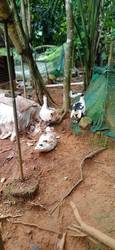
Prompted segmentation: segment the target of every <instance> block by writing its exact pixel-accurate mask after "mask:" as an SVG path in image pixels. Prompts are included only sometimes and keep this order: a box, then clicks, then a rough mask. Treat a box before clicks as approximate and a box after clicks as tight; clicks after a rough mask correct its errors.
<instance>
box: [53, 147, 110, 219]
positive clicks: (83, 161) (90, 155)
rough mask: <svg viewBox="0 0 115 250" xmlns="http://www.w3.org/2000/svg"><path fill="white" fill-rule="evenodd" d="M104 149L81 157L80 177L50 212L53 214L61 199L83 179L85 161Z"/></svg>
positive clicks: (61, 200)
mask: <svg viewBox="0 0 115 250" xmlns="http://www.w3.org/2000/svg"><path fill="white" fill-rule="evenodd" d="M105 149H107V148H105V147H103V148H100V149H97V150H95V151H93V152H91V153H89V154H88V155H86V156H85V157H84V158H83V160H82V161H81V163H80V178H79V180H78V181H77V182H76V183H75V184H74V185H73V186H72V188H70V190H69V191H68V192H67V193H65V195H64V196H63V197H62V198H61V199H60V201H58V203H57V204H56V206H55V207H54V208H53V209H52V210H51V211H50V213H51V214H53V212H54V211H55V210H56V208H57V207H58V206H60V205H61V203H62V202H63V200H64V199H66V198H67V197H68V196H69V195H70V194H71V193H72V192H73V190H74V189H75V188H76V187H77V186H78V185H79V184H80V183H81V182H82V181H83V166H84V163H85V161H86V160H87V159H92V158H93V157H94V156H95V155H97V154H99V153H100V152H102V151H104V150H105Z"/></svg>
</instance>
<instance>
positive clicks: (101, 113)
mask: <svg viewBox="0 0 115 250" xmlns="http://www.w3.org/2000/svg"><path fill="white" fill-rule="evenodd" d="M75 101H76V100H75ZM85 102H86V116H88V117H90V118H91V119H92V126H91V131H93V132H95V131H103V133H104V134H105V135H108V136H111V137H114V138H115V70H109V68H99V67H95V69H94V74H93V77H92V80H91V83H90V85H89V88H88V89H87V91H86V93H85ZM72 130H73V132H74V133H80V128H79V125H78V124H76V123H75V122H74V121H73V122H72Z"/></svg>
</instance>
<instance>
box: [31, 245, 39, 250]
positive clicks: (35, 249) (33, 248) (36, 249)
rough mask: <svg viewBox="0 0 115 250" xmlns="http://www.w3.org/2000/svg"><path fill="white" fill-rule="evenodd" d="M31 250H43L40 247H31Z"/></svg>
mask: <svg viewBox="0 0 115 250" xmlns="http://www.w3.org/2000/svg"><path fill="white" fill-rule="evenodd" d="M30 249H31V250H41V248H40V247H38V246H37V245H31V248H30Z"/></svg>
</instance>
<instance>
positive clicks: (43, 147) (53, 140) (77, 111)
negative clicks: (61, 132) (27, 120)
mask: <svg viewBox="0 0 115 250" xmlns="http://www.w3.org/2000/svg"><path fill="white" fill-rule="evenodd" d="M77 96H79V97H80V99H79V101H77V102H75V103H74V104H73V106H72V110H71V114H70V118H71V119H75V120H76V122H79V121H80V119H81V117H82V116H84V114H85V110H86V106H85V100H84V95H83V94H82V93H73V92H72V91H70V97H71V98H76V97H77ZM55 112H57V111H56V109H55V108H51V107H49V106H48V101H47V97H46V96H43V105H42V107H41V110H40V113H39V116H40V119H41V121H43V122H44V123H45V124H46V128H45V131H44V132H43V133H42V134H41V136H40V137H39V140H38V142H37V144H36V146H35V150H38V151H39V152H49V151H51V150H53V149H54V148H55V147H56V145H57V143H58V140H57V139H58V136H57V134H56V132H55V131H54V128H53V127H51V126H50V125H51V123H52V120H53V115H54V113H55ZM47 125H48V126H47Z"/></svg>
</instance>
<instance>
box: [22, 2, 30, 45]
mask: <svg viewBox="0 0 115 250" xmlns="http://www.w3.org/2000/svg"><path fill="white" fill-rule="evenodd" d="M26 8H27V5H26V4H25V0H21V16H22V26H23V29H24V32H25V34H26V37H27V39H28V40H29V32H28V25H27V16H26V13H27V10H26Z"/></svg>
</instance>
